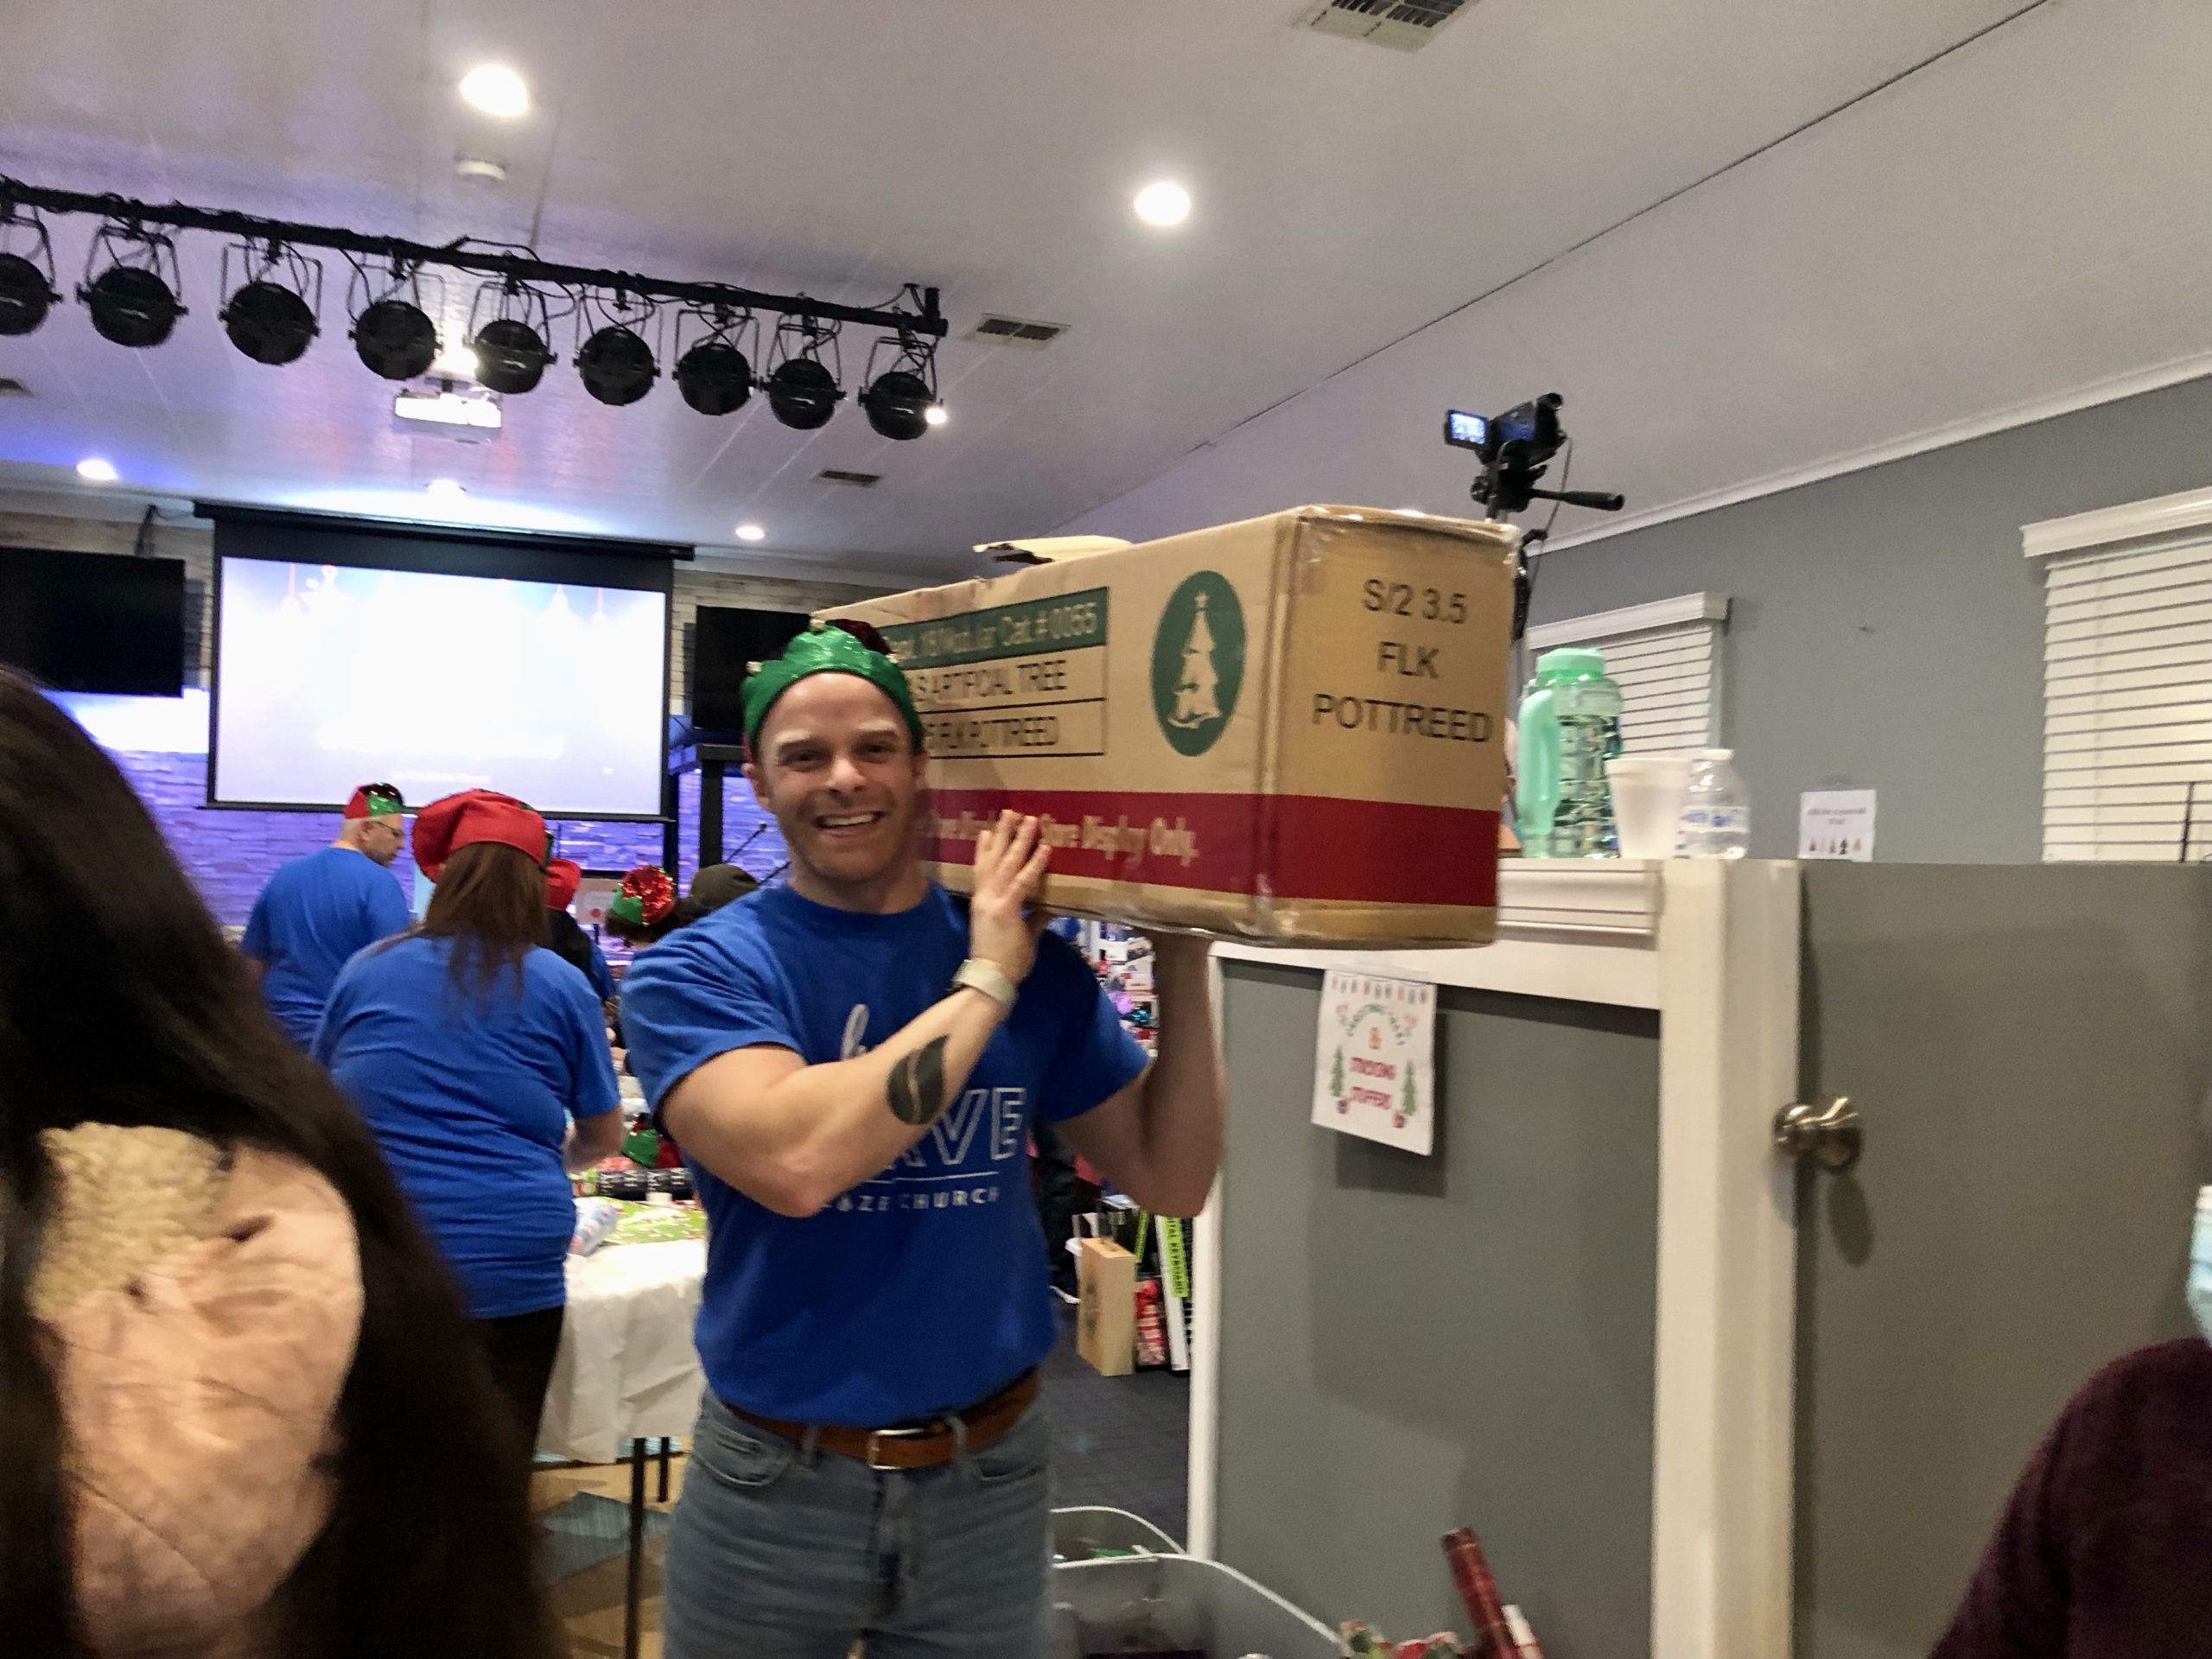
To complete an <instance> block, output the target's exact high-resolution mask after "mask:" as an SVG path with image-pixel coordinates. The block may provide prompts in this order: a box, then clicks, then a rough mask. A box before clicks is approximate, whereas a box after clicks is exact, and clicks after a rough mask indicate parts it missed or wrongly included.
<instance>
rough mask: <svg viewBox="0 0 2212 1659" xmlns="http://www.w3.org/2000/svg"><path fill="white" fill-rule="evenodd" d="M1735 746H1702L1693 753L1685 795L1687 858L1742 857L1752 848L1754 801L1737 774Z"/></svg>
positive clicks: (1681, 850) (1683, 848)
mask: <svg viewBox="0 0 2212 1659" xmlns="http://www.w3.org/2000/svg"><path fill="white" fill-rule="evenodd" d="M1735 758H1736V752H1735V751H1734V750H1733V749H1700V750H1698V751H1697V752H1696V753H1694V754H1693V755H1691V756H1690V781H1689V788H1688V791H1687V792H1686V793H1685V794H1684V795H1683V797H1682V830H1681V841H1680V843H1679V846H1678V847H1677V849H1676V850H1677V852H1678V854H1679V855H1680V856H1681V857H1683V858H1741V857H1742V856H1743V855H1745V853H1746V852H1747V851H1749V850H1750V849H1751V804H1750V802H1749V800H1748V799H1747V798H1745V794H1744V780H1743V779H1741V778H1738V776H1737V775H1736V768H1735V766H1734V764H1733V762H1734V760H1735Z"/></svg>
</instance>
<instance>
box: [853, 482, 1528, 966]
mask: <svg viewBox="0 0 2212 1659" xmlns="http://www.w3.org/2000/svg"><path fill="white" fill-rule="evenodd" d="M1514 544H1515V532H1514V531H1512V530H1510V528H1508V527H1506V526H1504V525H1501V524H1473V523H1469V522H1465V521H1462V520H1459V519H1451V518H1417V517H1414V516H1411V515H1408V514H1402V513H1392V512H1376V511H1372V510H1370V509H1364V508H1345V507H1319V506H1316V507H1300V508H1297V509H1294V510H1293V511H1291V512H1279V513H1275V514H1274V515H1272V516H1270V517H1268V518H1252V519H1248V520H1246V521H1244V522H1243V523H1241V524H1224V525H1221V526H1219V527H1217V528H1216V529H1212V530H1202V531H1193V532H1192V533H1190V534H1188V535H1184V536H1174V537H1167V538H1166V539H1165V540H1162V541H1157V542H1147V543H1140V544H1137V545H1135V546H1120V547H1114V548H1111V549H1110V550H1103V551H1094V552H1085V553H1082V554H1080V555H1077V556H1071V557H1063V558H1059V559H1057V560H1054V561H1052V562H1050V563H1043V564H1039V565H1034V566H1032V567H1029V568H1027V569H1016V570H1014V571H1013V572H1012V573H1011V574H1009V575H1002V576H998V577H995V578H991V579H988V580H977V581H972V582H959V583H956V584H954V585H952V586H950V587H945V588H922V589H918V590H917V591H915V592H912V593H906V594H893V595H892V596H890V597H888V598H886V599H877V600H869V601H864V602H862V603H861V604H858V605H851V606H845V607H840V608H838V609H836V610H833V611H828V612H825V613H823V614H824V615H825V616H829V617H857V618H861V619H863V620H867V621H868V622H871V623H873V624H874V625H875V626H877V627H878V628H880V629H881V630H882V632H883V633H884V635H885V636H886V638H887V639H889V641H890V643H891V646H892V651H893V655H894V656H895V657H896V658H898V659H899V663H900V664H901V665H902V666H903V667H904V668H905V669H906V674H907V679H908V682H909V683H910V684H912V687H913V690H914V699H915V703H916V706H917V708H918V709H919V710H920V711H921V716H922V723H923V727H924V730H925V740H926V742H927V744H928V747H929V751H930V783H931V816H930V817H928V818H927V819H926V821H925V824H924V826H923V836H924V845H923V856H924V858H925V860H927V861H930V863H931V865H932V866H933V868H934V870H935V873H936V874H937V875H938V879H939V880H943V881H944V883H945V885H946V886H948V887H953V888H955V889H957V890H962V891H964V890H965V889H966V887H967V883H968V875H969V866H970V865H971V864H972V862H973V858H974V850H975V842H976V835H977V833H978V832H979V831H980V830H981V829H982V826H983V825H984V824H986V823H989V822H991V821H992V820H993V819H994V818H995V817H996V815H997V814H998V812H999V811H1000V810H1001V809H1002V808H1007V807H1011V808H1013V809H1014V810H1017V811H1021V812H1027V813H1034V814H1036V815H1037V816H1038V817H1040V818H1042V819H1043V820H1044V823H1045V830H1046V838H1047V840H1048V841H1049V842H1051V844H1052V870H1051V874H1049V875H1048V876H1047V877H1046V889H1045V901H1046V904H1047V905H1049V906H1051V907H1052V908H1053V909H1054V910H1057V911H1060V912H1066V913H1069V914H1073V915H1080V916H1089V917H1093V918H1102V919H1106V920H1111V921H1121V922H1128V923H1133V924H1135V925H1141V926H1161V927H1167V928H1175V929H1183V930H1187V931H1197V932H1203V933H1210V934H1214V935H1217V936H1220V937H1224V938H1245V939H1255V940H1261V941H1265V942H1269V943H1274V944H1324V945H1325V944H1358V945H1363V946H1368V947H1378V946H1389V945H1400V946H1410V945H1440V944H1487V943H1488V942H1489V941H1490V938H1491V932H1492V929H1493V926H1494V925H1495V920H1496V915H1497V835H1498V807H1499V804H1500V803H1501V801H1502V800H1503V791H1504V735H1505V716H1506V700H1507V696H1508V691H1509V688H1508V686H1507V683H1506V677H1507V658H1508V649H1509V645H1510V632H1511V616H1512V608H1513V555H1514Z"/></svg>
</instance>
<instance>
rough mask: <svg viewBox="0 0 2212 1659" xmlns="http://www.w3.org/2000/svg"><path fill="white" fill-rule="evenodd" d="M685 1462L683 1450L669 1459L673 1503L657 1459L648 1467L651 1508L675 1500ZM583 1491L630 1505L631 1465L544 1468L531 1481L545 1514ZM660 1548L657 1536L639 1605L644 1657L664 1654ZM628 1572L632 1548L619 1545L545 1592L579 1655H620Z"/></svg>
mask: <svg viewBox="0 0 2212 1659" xmlns="http://www.w3.org/2000/svg"><path fill="white" fill-rule="evenodd" d="M683 1462H684V1460H683V1457H682V1456H681V1455H680V1454H679V1455H678V1456H677V1457H675V1458H673V1459H671V1460H670V1465H669V1484H668V1498H669V1501H668V1503H660V1502H658V1493H659V1491H660V1473H659V1470H658V1465H654V1466H650V1467H648V1468H647V1470H646V1471H645V1498H646V1502H647V1506H648V1507H649V1508H651V1509H655V1510H665V1509H667V1508H668V1507H669V1506H670V1504H672V1503H675V1501H676V1495H677V1493H678V1492H680V1491H683ZM579 1492H594V1493H597V1494H598V1495H599V1496H601V1497H609V1498H612V1499H613V1500H614V1501H615V1502H616V1503H620V1504H623V1505H627V1504H628V1503H629V1502H630V1465H627V1464H626V1463H618V1464H607V1465H594V1466H586V1467H580V1468H574V1469H543V1470H540V1471H538V1472H537V1475H536V1476H535V1477H534V1478H532V1480H531V1494H530V1496H531V1508H532V1509H533V1510H536V1511H537V1512H538V1513H539V1514H543V1513H544V1512H546V1511H547V1510H555V1509H558V1508H559V1507H560V1506H561V1505H562V1504H563V1503H567V1502H568V1501H569V1499H570V1498H572V1497H575V1496H576V1495H577V1494H578V1493H579ZM660 1553H661V1546H660V1543H659V1541H658V1540H654V1541H649V1542H648V1543H647V1544H646V1546H645V1586H644V1593H643V1595H642V1597H641V1599H640V1600H639V1605H638V1626H639V1640H638V1652H639V1656H640V1659H660ZM628 1572H629V1557H628V1554H627V1553H626V1552H625V1551H621V1550H618V1551H616V1552H615V1554H613V1557H612V1558H611V1559H609V1560H604V1561H601V1563H599V1565H597V1566H596V1567H589V1568H587V1569H586V1570H585V1571H583V1572H582V1573H576V1574H575V1575H574V1576H573V1577H569V1578H565V1579H557V1580H555V1581H554V1582H553V1583H552V1584H551V1585H550V1586H547V1590H546V1594H547V1595H548V1597H549V1598H550V1599H551V1601H552V1604H553V1611H554V1612H555V1613H556V1614H557V1615H558V1616H559V1618H560V1619H561V1622H562V1624H563V1625H564V1626H565V1627H566V1629H567V1630H568V1632H569V1649H570V1651H571V1652H573V1653H574V1654H575V1656H576V1659H607V1656H616V1659H619V1656H620V1653H621V1651H622V1594H623V1589H624V1586H625V1584H626V1578H627V1574H628Z"/></svg>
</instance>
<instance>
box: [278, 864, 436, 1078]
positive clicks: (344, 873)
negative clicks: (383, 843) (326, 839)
mask: <svg viewBox="0 0 2212 1659" xmlns="http://www.w3.org/2000/svg"><path fill="white" fill-rule="evenodd" d="M413 919H414V918H413V916H412V915H410V913H409V911H408V908H407V896H406V894H404V893H402V892H400V890H399V883H398V882H397V881H396V880H393V879H392V875H391V872H390V871H389V870H386V869H385V868H383V867H382V866H381V865H379V864H378V862H377V861H375V860H374V859H372V858H371V857H370V856H369V855H367V854H366V853H358V852H355V851H354V850H353V849H352V848H351V847H326V848H324V849H322V850H321V852H315V853H309V854H308V855H307V856H306V857H304V858H296V859H293V860H292V861H290V862H289V863H288V864H285V865H283V867H282V868H279V869H278V870H277V874H274V875H272V876H270V878H269V885H268V886H267V887H264V888H263V889H262V890H261V896H260V897H259V898H257V899H255V900H254V901H253V914H252V915H251V916H250V917H249V918H247V919H246V925H245V938H242V939H240V940H239V941H238V948H239V949H240V950H244V951H245V954H246V955H248V956H249V957H253V958H254V959H255V960H256V961H257V962H259V963H262V964H263V970H262V976H261V995H262V1000H263V1001H265V1002H267V1003H268V1004H269V1012H270V1013H271V1014H275V1015H276V1016H277V1024H278V1025H280V1026H282V1027H283V1028H284V1030H285V1032H286V1033H288V1034H289V1036H290V1037H291V1039H292V1040H293V1041H294V1042H296V1043H297V1044H298V1045H299V1046H301V1047H302V1048H305V1047H306V1046H308V1044H309V1043H311V1042H313V1041H314V1040H315V1022H316V1021H318V1020H321V1018H322V1005H323V1004H324V1003H325V1002H326V1001H328V1000H329V997H330V988H331V987H332V986H333V985H334V984H336V983H337V982H338V970H339V969H341V968H343V967H344V966H345V965H346V963H348V962H350V961H351V960H353V953H354V952H355V951H357V950H360V949H362V948H363V947H364V946H365V945H371V944H375V943H376V942H377V941H378V939H385V938H391V936H392V935H393V934H395V933H404V932H405V931H407V925H408V923H410V921H412V920H413Z"/></svg>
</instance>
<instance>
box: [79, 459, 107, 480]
mask: <svg viewBox="0 0 2212 1659" xmlns="http://www.w3.org/2000/svg"><path fill="white" fill-rule="evenodd" d="M77 476H78V477H79V478H81V479H83V480H85V481H86V483H88V484H112V483H114V482H115V480H116V471H115V463H114V462H113V461H102V460H101V459H100V458H99V456H98V455H87V456H86V457H85V459H84V460H82V461H79V462H78V463H77Z"/></svg>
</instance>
